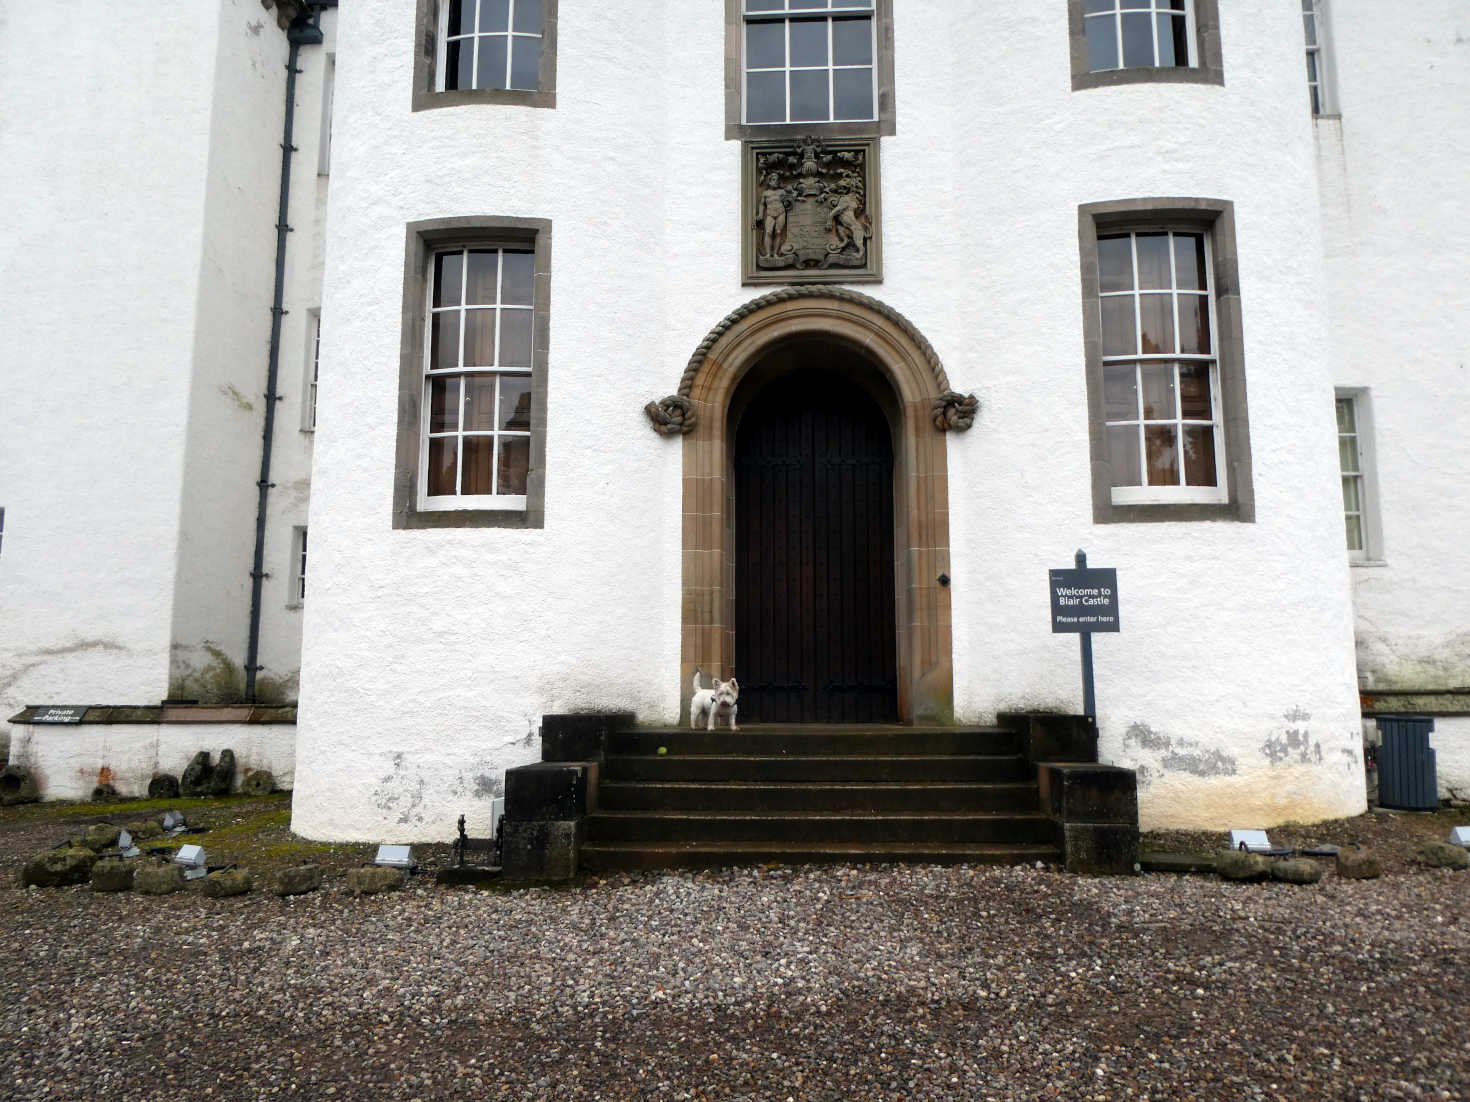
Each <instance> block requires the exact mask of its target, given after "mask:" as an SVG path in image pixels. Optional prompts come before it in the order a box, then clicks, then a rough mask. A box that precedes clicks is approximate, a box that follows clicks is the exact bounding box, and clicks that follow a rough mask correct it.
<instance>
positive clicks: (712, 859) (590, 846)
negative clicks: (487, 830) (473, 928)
mask: <svg viewBox="0 0 1470 1102" xmlns="http://www.w3.org/2000/svg"><path fill="white" fill-rule="evenodd" d="M1061 859H1062V855H1061V851H1060V850H1059V849H1057V847H1056V846H1054V845H1047V844H1034V843H1032V844H1028V843H1018V844H1011V843H983V842H982V843H953V842H951V843H920V842H889V843H878V842H786V843H781V844H773V845H750V844H747V843H741V842H717V843H639V842H589V843H587V844H585V845H583V846H582V849H581V853H580V863H581V867H582V868H583V869H585V870H587V871H589V872H600V871H610V870H615V869H672V868H718V867H721V866H725V865H755V864H783V865H802V864H825V865H832V864H841V865H848V864H854V865H855V864H864V863H868V862H893V861H901V862H905V863H908V864H924V865H1018V864H1027V865H1029V864H1033V863H1035V862H1037V861H1042V862H1045V863H1046V864H1058V863H1060V861H1061Z"/></svg>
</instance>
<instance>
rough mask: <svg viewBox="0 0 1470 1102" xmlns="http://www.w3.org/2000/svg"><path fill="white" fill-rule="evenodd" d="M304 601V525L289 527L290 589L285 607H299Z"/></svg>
mask: <svg viewBox="0 0 1470 1102" xmlns="http://www.w3.org/2000/svg"><path fill="white" fill-rule="evenodd" d="M305 603H306V525H304V524H298V525H295V526H294V527H293V528H292V529H291V589H290V591H289V595H288V597H287V600H286V607H287V608H300V607H301V606H302V605H304V604H305Z"/></svg>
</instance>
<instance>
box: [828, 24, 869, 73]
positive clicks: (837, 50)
mask: <svg viewBox="0 0 1470 1102" xmlns="http://www.w3.org/2000/svg"><path fill="white" fill-rule="evenodd" d="M832 62H833V64H834V65H871V64H873V21H872V20H871V19H834V20H832Z"/></svg>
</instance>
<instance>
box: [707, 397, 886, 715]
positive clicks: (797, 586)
mask: <svg viewBox="0 0 1470 1102" xmlns="http://www.w3.org/2000/svg"><path fill="white" fill-rule="evenodd" d="M735 603H736V609H735V672H736V675H737V676H738V677H739V680H740V719H741V722H743V723H747V722H748V723H891V722H894V721H896V720H897V718H898V689H897V676H896V668H897V665H896V661H895V633H894V595H893V445H892V440H891V438H890V436H889V431H888V422H887V420H886V419H885V418H884V416H883V413H882V411H881V410H880V409H879V408H878V405H877V403H876V402H874V401H873V399H872V398H870V397H869V396H868V395H867V394H865V393H864V392H863V391H862V390H861V389H859V388H858V387H856V386H854V385H853V384H851V383H850V382H847V381H846V380H844V379H843V378H842V376H840V375H834V374H830V373H826V372H816V371H799V372H796V373H794V374H791V375H786V376H783V377H781V378H779V379H777V380H775V381H774V382H772V383H770V384H769V385H768V386H767V387H766V388H765V389H764V390H762V391H761V393H760V394H759V395H757V396H756V398H755V400H754V401H753V403H752V404H751V406H750V408H749V409H748V410H747V411H746V413H745V416H744V417H743V418H742V419H741V423H740V426H739V430H738V434H737V436H736V441H735Z"/></svg>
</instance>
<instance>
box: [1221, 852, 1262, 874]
mask: <svg viewBox="0 0 1470 1102" xmlns="http://www.w3.org/2000/svg"><path fill="white" fill-rule="evenodd" d="M1215 871H1216V872H1218V873H1219V874H1220V875H1221V876H1222V877H1224V878H1225V879H1226V880H1264V879H1266V878H1267V877H1268V876H1270V875H1271V858H1269V857H1266V856H1263V855H1262V854H1259V853H1247V852H1246V851H1245V850H1241V849H1227V850H1225V851H1223V852H1222V853H1220V854H1219V855H1218V856H1217V857H1216V858H1215Z"/></svg>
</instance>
